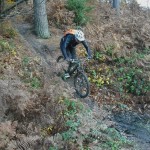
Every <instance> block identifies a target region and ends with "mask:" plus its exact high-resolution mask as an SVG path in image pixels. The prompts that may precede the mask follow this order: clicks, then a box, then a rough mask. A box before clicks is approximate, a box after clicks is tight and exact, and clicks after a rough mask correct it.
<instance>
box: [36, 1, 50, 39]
mask: <svg viewBox="0 0 150 150" xmlns="http://www.w3.org/2000/svg"><path fill="white" fill-rule="evenodd" d="M33 5H34V29H35V32H36V34H37V36H39V37H41V38H49V37H50V33H49V29H48V20H47V13H46V0H33Z"/></svg>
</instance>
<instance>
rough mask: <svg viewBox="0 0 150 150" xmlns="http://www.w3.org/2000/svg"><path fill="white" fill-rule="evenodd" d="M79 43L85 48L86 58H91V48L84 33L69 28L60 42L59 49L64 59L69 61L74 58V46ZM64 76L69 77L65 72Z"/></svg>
mask: <svg viewBox="0 0 150 150" xmlns="http://www.w3.org/2000/svg"><path fill="white" fill-rule="evenodd" d="M80 43H82V44H83V46H84V48H85V49H86V52H87V55H88V59H91V58H92V55H91V50H90V48H89V46H88V44H87V42H86V40H85V37H84V33H83V32H82V31H81V30H74V29H70V30H68V31H66V32H65V34H64V36H63V37H62V38H61V42H60V49H61V52H62V55H63V56H64V59H65V60H66V61H68V62H70V61H71V59H76V49H75V48H76V46H77V45H78V44H80ZM67 72H68V71H67ZM65 77H66V78H68V77H70V75H69V73H66V74H65Z"/></svg>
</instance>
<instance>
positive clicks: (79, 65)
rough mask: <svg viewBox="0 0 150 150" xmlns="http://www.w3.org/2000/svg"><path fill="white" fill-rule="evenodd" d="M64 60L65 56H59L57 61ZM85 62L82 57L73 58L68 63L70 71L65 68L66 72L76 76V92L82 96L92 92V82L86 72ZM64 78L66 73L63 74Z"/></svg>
mask: <svg viewBox="0 0 150 150" xmlns="http://www.w3.org/2000/svg"><path fill="white" fill-rule="evenodd" d="M63 60H64V57H63V56H59V57H58V58H57V63H59V62H61V61H63ZM83 64H84V63H83V62H81V60H80V59H72V61H70V62H69V65H68V71H66V70H65V69H64V74H65V73H66V72H67V73H69V75H70V77H74V87H75V91H76V93H77V94H78V95H79V96H80V97H81V98H85V97H87V96H88V95H89V93H90V84H89V81H88V78H87V76H86V75H85V73H84V67H83ZM62 78H63V79H65V78H64V75H63V76H62Z"/></svg>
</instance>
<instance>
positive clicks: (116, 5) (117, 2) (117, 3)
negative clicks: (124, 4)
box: [113, 0, 120, 16]
mask: <svg viewBox="0 0 150 150" xmlns="http://www.w3.org/2000/svg"><path fill="white" fill-rule="evenodd" d="M113 8H115V9H116V11H117V15H118V16H119V14H120V0H113Z"/></svg>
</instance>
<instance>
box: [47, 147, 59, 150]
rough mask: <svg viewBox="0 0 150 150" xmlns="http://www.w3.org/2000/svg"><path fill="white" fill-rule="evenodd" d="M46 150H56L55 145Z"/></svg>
mask: <svg viewBox="0 0 150 150" xmlns="http://www.w3.org/2000/svg"><path fill="white" fill-rule="evenodd" d="M48 150H58V149H57V148H56V147H49V149H48Z"/></svg>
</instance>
